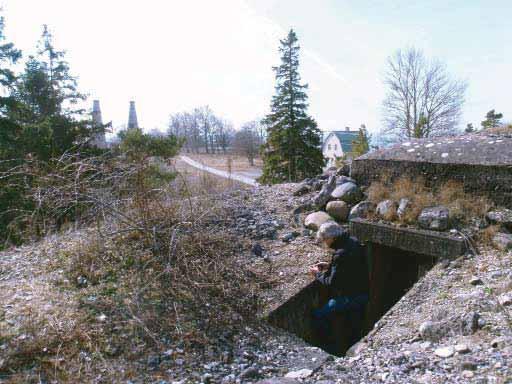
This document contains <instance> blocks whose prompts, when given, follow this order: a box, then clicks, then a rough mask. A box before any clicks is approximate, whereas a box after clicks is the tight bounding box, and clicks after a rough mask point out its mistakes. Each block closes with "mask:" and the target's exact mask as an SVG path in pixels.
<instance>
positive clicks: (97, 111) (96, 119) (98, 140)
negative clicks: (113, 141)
mask: <svg viewBox="0 0 512 384" xmlns="http://www.w3.org/2000/svg"><path fill="white" fill-rule="evenodd" d="M92 124H93V126H94V127H99V126H102V125H103V119H102V117H101V108H100V101H99V100H94V101H93V102H92ZM91 144H92V145H93V146H95V147H98V148H107V140H106V138H105V132H104V131H103V132H98V133H97V135H96V136H95V137H94V138H93V139H92V142H91Z"/></svg>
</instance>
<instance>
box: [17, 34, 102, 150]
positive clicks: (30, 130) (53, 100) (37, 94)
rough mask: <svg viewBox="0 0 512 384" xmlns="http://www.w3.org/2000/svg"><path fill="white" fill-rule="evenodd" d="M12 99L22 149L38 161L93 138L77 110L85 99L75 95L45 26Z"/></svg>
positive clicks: (61, 56)
mask: <svg viewBox="0 0 512 384" xmlns="http://www.w3.org/2000/svg"><path fill="white" fill-rule="evenodd" d="M13 96H14V97H15V98H16V100H17V101H18V105H17V108H15V109H13V110H12V111H11V117H12V118H13V119H15V120H16V121H18V123H19V124H20V125H21V126H22V127H23V132H22V134H21V139H22V146H23V147H24V148H25V150H26V152H27V153H28V152H30V153H33V154H35V155H36V156H37V158H39V159H41V160H48V159H50V158H52V157H58V156H60V155H61V154H62V153H64V152H65V151H67V150H69V149H71V148H72V147H74V146H75V145H80V144H84V143H86V142H87V140H88V139H89V138H90V137H92V136H93V135H94V132H93V129H92V127H93V126H92V122H91V120H90V119H89V118H86V116H85V110H84V109H80V108H76V106H77V104H78V103H79V102H80V101H82V100H84V99H85V97H84V96H83V95H82V94H81V93H79V92H78V90H77V81H76V78H75V77H73V76H71V74H70V73H69V65H68V63H67V62H66V60H65V52H64V51H58V50H56V49H55V47H54V45H53V38H52V35H51V33H50V32H49V30H48V27H47V26H44V28H43V34H42V36H41V40H40V42H39V47H38V54H37V56H31V57H29V59H28V61H27V62H26V64H25V70H24V72H23V73H22V74H21V75H20V78H19V81H18V82H17V86H16V89H15V91H14V93H13ZM94 129H95V130H101V129H105V127H95V128H94Z"/></svg>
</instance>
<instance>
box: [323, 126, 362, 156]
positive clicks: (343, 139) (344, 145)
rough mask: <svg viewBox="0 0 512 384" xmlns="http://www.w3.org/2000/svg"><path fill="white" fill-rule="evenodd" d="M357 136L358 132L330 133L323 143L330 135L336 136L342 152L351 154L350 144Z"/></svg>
mask: <svg viewBox="0 0 512 384" xmlns="http://www.w3.org/2000/svg"><path fill="white" fill-rule="evenodd" d="M358 134H359V131H331V132H329V134H328V135H327V136H326V137H325V140H324V143H325V141H327V139H328V138H329V137H330V136H331V135H336V137H337V138H338V140H339V141H340V144H341V149H342V150H343V152H345V153H350V152H352V142H353V141H354V140H356V139H357V136H358Z"/></svg>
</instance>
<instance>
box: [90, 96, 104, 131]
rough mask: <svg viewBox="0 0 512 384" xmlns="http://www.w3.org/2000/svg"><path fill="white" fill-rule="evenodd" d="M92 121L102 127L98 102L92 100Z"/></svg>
mask: <svg viewBox="0 0 512 384" xmlns="http://www.w3.org/2000/svg"><path fill="white" fill-rule="evenodd" d="M92 121H93V123H94V124H96V125H103V119H102V118H101V109H100V101H99V100H94V101H93V102H92Z"/></svg>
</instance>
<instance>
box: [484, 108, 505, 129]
mask: <svg viewBox="0 0 512 384" xmlns="http://www.w3.org/2000/svg"><path fill="white" fill-rule="evenodd" d="M502 118H503V113H496V111H495V110H494V109H491V110H490V111H489V112H487V114H486V115H485V120H484V121H482V128H483V129H487V128H498V127H499V126H500V125H501V119H502Z"/></svg>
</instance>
